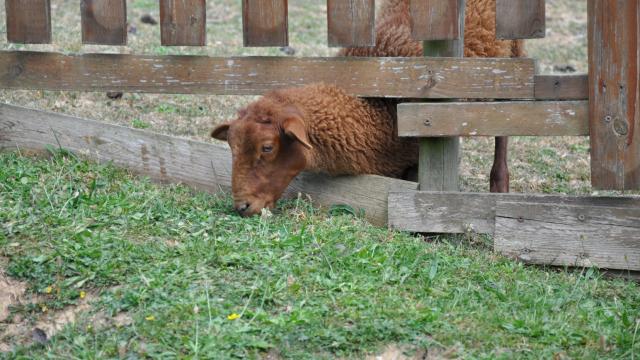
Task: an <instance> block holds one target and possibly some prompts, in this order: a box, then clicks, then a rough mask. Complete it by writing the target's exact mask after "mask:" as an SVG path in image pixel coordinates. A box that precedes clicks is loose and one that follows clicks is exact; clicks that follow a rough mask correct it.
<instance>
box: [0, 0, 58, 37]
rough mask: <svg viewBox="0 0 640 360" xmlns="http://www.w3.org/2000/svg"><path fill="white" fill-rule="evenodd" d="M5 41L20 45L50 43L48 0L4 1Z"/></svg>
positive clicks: (49, 7) (49, 8)
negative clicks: (5, 14)
mask: <svg viewBox="0 0 640 360" xmlns="http://www.w3.org/2000/svg"><path fill="white" fill-rule="evenodd" d="M5 8H6V13H7V41H9V42H12V43H21V44H48V43H50V42H51V6H50V4H49V0H30V1H23V0H5Z"/></svg>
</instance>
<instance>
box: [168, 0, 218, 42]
mask: <svg viewBox="0 0 640 360" xmlns="http://www.w3.org/2000/svg"><path fill="white" fill-rule="evenodd" d="M206 25H207V6H206V4H205V0H161V1H160V39H161V40H160V41H161V43H162V45H164V46H204V45H205V44H206V35H207V29H206Z"/></svg>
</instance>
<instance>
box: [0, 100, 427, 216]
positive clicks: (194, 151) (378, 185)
mask: <svg viewBox="0 0 640 360" xmlns="http://www.w3.org/2000/svg"><path fill="white" fill-rule="evenodd" d="M46 145H52V146H54V147H57V146H62V147H63V148H65V149H68V150H70V151H73V152H75V153H78V154H82V155H85V156H87V157H89V158H90V159H93V160H96V161H100V162H113V164H115V165H117V166H121V167H125V168H127V169H129V170H131V171H133V172H135V173H139V174H143V175H146V176H149V177H150V178H151V179H154V180H156V181H159V182H163V183H184V184H186V185H189V186H191V187H193V188H196V189H199V190H203V191H209V192H217V191H219V190H225V191H226V190H228V189H229V188H230V185H231V154H230V152H229V150H228V149H227V147H226V146H220V145H213V144H207V143H203V142H198V141H192V140H187V139H182V138H176V137H171V136H166V135H160V134H155V133H152V132H147V131H141V130H136V129H130V128H126V127H122V126H117V125H109V124H105V123H101V122H97V121H91V120H84V119H79V118H75V117H72V116H68V115H62V114H55V113H49V112H44V111H38V110H31V109H26V108H22V107H18V106H12V105H5V104H0V149H15V148H20V149H31V150H43V149H45V146H46ZM403 189H404V190H411V189H412V190H415V189H417V184H416V183H412V182H408V181H403V180H396V179H389V178H384V177H380V176H358V177H348V176H344V177H336V178H333V177H330V176H327V175H320V174H309V173H304V174H301V175H300V176H298V177H297V178H296V179H295V180H294V181H293V182H292V183H291V185H290V186H289V188H288V190H287V192H286V196H287V197H296V196H298V194H299V193H302V194H308V195H310V196H311V198H312V199H313V200H314V202H315V203H316V204H318V205H322V206H331V205H333V204H346V205H349V206H352V207H353V208H355V209H358V210H359V209H362V210H363V212H364V214H365V217H366V218H367V219H368V220H369V221H371V222H372V223H374V224H377V225H385V224H386V223H387V193H388V191H390V190H403Z"/></svg>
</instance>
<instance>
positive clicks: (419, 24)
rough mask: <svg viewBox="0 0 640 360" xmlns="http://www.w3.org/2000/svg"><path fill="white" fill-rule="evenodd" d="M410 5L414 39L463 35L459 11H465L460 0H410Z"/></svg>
mask: <svg viewBox="0 0 640 360" xmlns="http://www.w3.org/2000/svg"><path fill="white" fill-rule="evenodd" d="M409 7H410V9H409V10H410V14H411V18H410V19H411V36H412V37H413V39H415V40H456V39H459V38H460V37H461V35H462V31H460V27H459V26H458V19H459V16H458V15H459V11H462V12H463V13H464V9H460V7H459V3H458V0H410V1H409ZM462 19H464V16H463V17H462ZM463 21H464V20H463Z"/></svg>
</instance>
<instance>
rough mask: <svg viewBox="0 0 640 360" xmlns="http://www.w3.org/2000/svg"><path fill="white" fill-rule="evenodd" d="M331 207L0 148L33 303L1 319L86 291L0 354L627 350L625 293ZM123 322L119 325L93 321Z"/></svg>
mask: <svg viewBox="0 0 640 360" xmlns="http://www.w3.org/2000/svg"><path fill="white" fill-rule="evenodd" d="M549 155H550V156H553V155H552V154H551V153H550V154H549ZM333 213H334V214H335V215H334V216H330V215H328V214H326V213H324V212H320V211H318V210H317V209H314V208H313V207H312V206H311V205H310V204H309V203H307V202H305V201H289V202H285V203H282V204H280V207H279V208H278V210H277V211H276V212H275V215H273V216H265V217H262V218H261V217H256V218H251V219H244V218H240V217H238V216H236V215H235V214H233V213H232V212H231V201H230V199H229V198H228V197H227V196H226V195H209V194H203V193H196V192H193V191H191V190H189V189H187V188H186V187H183V186H167V187H162V186H158V185H155V184H152V183H150V182H149V181H147V180H144V179H138V178H134V177H132V176H130V175H129V174H127V173H125V172H123V171H120V170H117V169H115V168H113V167H112V166H109V165H97V164H94V163H89V162H86V161H83V160H80V159H77V158H75V157H73V156H70V155H65V154H64V152H63V153H60V152H55V156H53V157H52V158H50V159H34V158H29V157H23V156H20V155H19V154H16V153H9V154H2V155H0V259H1V258H3V257H4V258H5V259H6V262H7V263H8V265H7V266H6V272H7V274H8V275H10V276H11V277H14V278H16V279H19V280H22V281H25V282H26V283H27V284H28V292H30V293H33V294H34V295H38V299H39V302H38V303H36V304H32V305H25V306H17V307H13V308H12V317H11V318H16V317H21V318H23V319H25V320H23V321H27V322H28V321H36V320H38V319H40V318H42V316H43V315H42V308H43V306H46V307H47V308H48V309H49V312H51V311H56V310H58V309H62V308H64V307H65V306H69V305H73V304H75V303H78V302H79V301H80V300H79V297H80V292H81V291H85V292H87V293H91V294H96V297H95V300H94V301H93V302H92V303H91V305H92V306H91V309H90V310H89V311H88V312H87V313H85V314H83V315H82V316H80V317H79V320H78V321H76V322H75V323H74V324H70V325H68V326H67V327H65V329H64V330H62V331H61V332H60V333H58V335H57V336H55V337H53V338H52V339H51V340H50V341H49V343H48V344H47V345H46V346H42V345H32V346H30V347H24V346H20V347H18V348H16V349H15V352H14V353H8V354H5V355H4V356H6V357H8V358H44V357H49V358H117V357H119V356H120V357H128V358H137V357H151V358H173V357H185V358H215V359H224V358H240V357H253V358H259V357H260V356H262V355H264V354H265V353H267V352H269V351H271V352H276V353H278V354H279V356H281V357H284V358H329V357H333V356H343V357H351V356H355V357H360V356H362V355H363V354H365V353H371V352H376V351H379V350H380V349H381V347H382V346H384V345H385V344H391V343H397V344H407V345H408V346H409V347H410V348H413V349H423V348H428V349H430V351H431V352H432V353H433V352H434V351H435V352H437V351H448V352H449V353H450V354H453V355H454V356H458V357H463V358H486V359H489V358H491V359H493V358H505V359H507V358H553V357H554V356H565V355H566V356H569V357H571V358H580V359H596V358H630V357H631V356H632V354H636V355H637V354H638V353H639V352H640V338H639V337H640V335H638V324H640V291H638V290H639V288H638V286H637V285H636V284H634V283H629V282H624V281H620V280H606V279H604V278H602V277H601V275H599V274H598V273H597V272H596V271H593V270H587V271H582V272H570V271H562V270H560V271H558V270H552V269H544V268H538V267H527V266H524V265H522V264H520V263H518V262H514V261H511V260H509V259H506V258H502V257H500V256H497V255H495V254H493V253H492V252H491V251H490V248H489V246H488V239H485V238H474V239H471V240H473V241H471V242H470V241H468V240H469V239H456V238H444V239H432V240H430V241H425V240H424V239H422V238H419V237H414V236H410V235H408V234H404V233H399V232H393V231H389V230H385V229H380V228H375V227H372V226H370V225H368V224H366V223H365V222H364V221H363V220H361V219H359V218H357V217H354V216H353V215H349V214H348V213H349V211H334V212H333ZM339 214H342V215H339ZM48 287H51V288H52V289H55V290H56V291H51V292H50V293H47V288H48ZM58 290H59V291H58ZM122 312H124V313H126V314H127V315H128V316H130V317H131V319H132V323H131V324H130V325H127V326H120V327H118V326H105V325H101V324H100V323H99V322H96V321H94V320H92V319H94V317H95V314H106V315H107V316H113V315H116V314H118V313H122ZM232 314H237V315H239V318H237V319H235V320H230V319H229V316H230V315H232ZM232 318H233V317H232ZM2 326H3V325H2V324H0V334H1V329H2ZM1 337H2V336H1V335H0V341H1V340H3V339H2V338H1ZM4 340H6V339H4ZM0 357H1V355H0Z"/></svg>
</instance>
